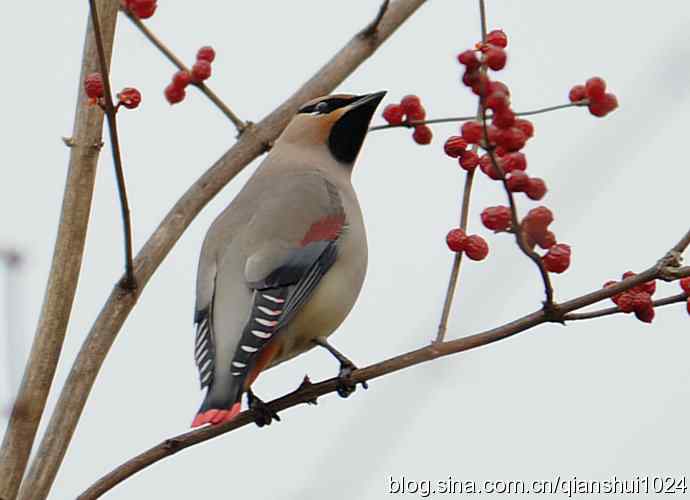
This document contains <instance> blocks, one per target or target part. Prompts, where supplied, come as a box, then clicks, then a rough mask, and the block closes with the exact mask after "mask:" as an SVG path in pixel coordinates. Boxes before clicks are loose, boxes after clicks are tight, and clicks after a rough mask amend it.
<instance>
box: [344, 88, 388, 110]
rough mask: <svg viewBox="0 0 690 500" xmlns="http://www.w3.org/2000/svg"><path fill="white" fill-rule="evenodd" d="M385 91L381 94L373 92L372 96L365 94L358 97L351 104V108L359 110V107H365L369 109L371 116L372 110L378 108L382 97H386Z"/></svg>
mask: <svg viewBox="0 0 690 500" xmlns="http://www.w3.org/2000/svg"><path fill="white" fill-rule="evenodd" d="M386 92H387V91H386V90H382V91H381V92H374V93H373V94H365V95H362V96H359V97H358V98H357V100H356V101H355V102H354V103H353V104H351V107H352V108H353V109H354V108H359V107H366V108H370V109H371V114H372V115H373V114H374V110H376V108H377V107H378V105H379V103H380V102H381V100H382V99H383V97H384V96H385V95H386Z"/></svg>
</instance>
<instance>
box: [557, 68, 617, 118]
mask: <svg viewBox="0 0 690 500" xmlns="http://www.w3.org/2000/svg"><path fill="white" fill-rule="evenodd" d="M568 99H570V102H581V101H584V100H585V99H588V100H589V101H588V102H587V107H588V108H589V112H590V113H592V114H593V115H594V116H599V117H602V116H606V115H608V114H609V113H610V112H611V111H613V110H614V109H616V108H617V107H618V99H617V98H616V96H615V95H614V94H611V93H608V92H606V82H605V81H604V79H603V78H600V77H598V76H593V77H592V78H590V79H589V80H587V82H585V84H584V85H575V86H574V87H573V88H572V89H570V92H569V93H568Z"/></svg>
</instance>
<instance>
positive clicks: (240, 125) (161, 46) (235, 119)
mask: <svg viewBox="0 0 690 500" xmlns="http://www.w3.org/2000/svg"><path fill="white" fill-rule="evenodd" d="M122 12H123V13H124V14H125V15H126V16H127V18H128V19H129V20H130V21H132V24H134V26H136V27H137V28H139V31H141V32H142V33H143V34H144V36H145V37H146V38H148V40H149V41H150V42H151V43H152V44H153V45H154V46H155V47H156V48H157V49H158V50H160V51H161V53H162V54H163V55H164V56H165V57H166V58H167V59H168V60H169V61H170V62H171V63H173V64H174V65H175V66H177V68H178V69H180V70H182V71H186V72H188V73H191V71H190V69H189V68H188V67H187V66H186V65H185V64H184V63H183V62H182V61H181V60H180V59H179V58H178V57H177V56H176V55H175V54H174V53H173V52H172V50H170V48H168V46H167V45H165V43H163V41H162V40H161V39H160V38H158V37H157V36H156V35H155V34H154V33H153V32H152V31H151V30H150V29H149V28H148V26H146V24H144V23H143V22H142V20H141V19H139V18H138V17H137V16H135V15H133V14H132V13H131V12H130V11H129V10H127V9H125V8H123V9H122ZM190 85H194V86H195V87H197V88H198V89H199V90H201V92H202V93H203V94H204V95H205V96H206V97H208V98H209V99H210V100H211V102H212V103H213V104H215V105H216V107H217V108H218V109H220V111H221V112H222V113H223V114H224V115H225V116H226V117H227V118H228V119H229V120H230V121H231V122H232V124H233V125H234V126H235V128H236V129H237V135H238V136H239V135H241V134H242V132H244V130H245V129H246V128H247V126H249V124H248V123H246V122H244V121H242V119H241V118H240V117H239V116H237V115H236V114H235V113H234V112H233V111H232V110H231V109H230V108H229V107H228V106H227V104H225V102H223V100H222V99H221V98H220V97H218V95H217V94H216V93H215V92H214V91H212V90H211V89H210V88H209V87H208V85H206V84H205V83H204V82H196V81H192V82H190Z"/></svg>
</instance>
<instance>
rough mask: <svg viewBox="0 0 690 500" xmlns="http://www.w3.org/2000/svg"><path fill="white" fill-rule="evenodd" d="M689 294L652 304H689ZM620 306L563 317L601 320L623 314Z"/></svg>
mask: <svg viewBox="0 0 690 500" xmlns="http://www.w3.org/2000/svg"><path fill="white" fill-rule="evenodd" d="M687 300H688V294H687V293H679V294H678V295H671V296H670V297H664V298H663V299H659V300H655V301H653V302H652V306H653V307H661V306H667V305H670V304H677V303H678V302H687ZM622 312H623V311H621V308H620V307H618V306H613V307H607V308H606V309H599V310H598V311H591V312H584V313H570V314H566V315H565V316H563V321H577V320H581V319H593V318H601V317H602V316H610V315H612V314H618V313H622Z"/></svg>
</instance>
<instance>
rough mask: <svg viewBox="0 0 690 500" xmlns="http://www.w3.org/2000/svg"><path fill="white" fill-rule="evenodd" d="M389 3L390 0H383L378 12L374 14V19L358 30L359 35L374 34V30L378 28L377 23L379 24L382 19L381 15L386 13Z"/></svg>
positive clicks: (365, 36) (369, 35)
mask: <svg viewBox="0 0 690 500" xmlns="http://www.w3.org/2000/svg"><path fill="white" fill-rule="evenodd" d="M389 4H390V0H384V1H383V3H382V4H381V7H380V8H379V12H378V14H376V17H375V18H374V20H373V21H372V22H371V23H369V25H368V26H366V27H365V28H364V29H363V30H362V31H360V32H359V36H361V37H363V38H367V37H372V36H374V35H375V34H376V31H377V30H378V28H379V24H381V20H382V19H383V16H384V15H385V14H386V11H387V10H388V5H389Z"/></svg>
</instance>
